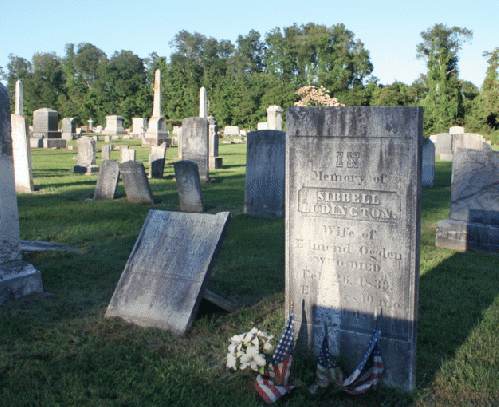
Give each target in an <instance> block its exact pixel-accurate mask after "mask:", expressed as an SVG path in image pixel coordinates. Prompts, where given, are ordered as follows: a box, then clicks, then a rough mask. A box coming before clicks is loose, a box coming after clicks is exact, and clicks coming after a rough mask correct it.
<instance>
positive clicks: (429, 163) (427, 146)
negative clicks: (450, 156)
mask: <svg viewBox="0 0 499 407" xmlns="http://www.w3.org/2000/svg"><path fill="white" fill-rule="evenodd" d="M421 149H422V151H421V155H422V160H423V161H422V166H421V186H423V187H428V188H433V182H434V180H435V144H433V141H431V140H430V139H429V138H425V139H423V146H422V147H421Z"/></svg>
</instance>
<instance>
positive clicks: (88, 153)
mask: <svg viewBox="0 0 499 407" xmlns="http://www.w3.org/2000/svg"><path fill="white" fill-rule="evenodd" d="M76 144H77V146H78V164H77V165H75V166H74V169H73V172H75V173H78V174H86V175H90V174H94V173H96V172H99V166H98V165H96V160H95V140H94V139H92V138H90V137H86V136H85V137H82V138H80V139H78V141H77V142H76Z"/></svg>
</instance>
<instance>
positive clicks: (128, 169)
mask: <svg viewBox="0 0 499 407" xmlns="http://www.w3.org/2000/svg"><path fill="white" fill-rule="evenodd" d="M120 174H121V178H122V179H123V185H124V187H125V194H126V197H127V199H128V200H129V201H130V202H149V203H153V202H154V200H153V195H152V191H151V187H150V186H149V180H148V179H147V176H146V170H145V168H144V164H142V163H139V162H136V161H127V162H124V163H121V164H120Z"/></svg>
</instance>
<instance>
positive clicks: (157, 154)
mask: <svg viewBox="0 0 499 407" xmlns="http://www.w3.org/2000/svg"><path fill="white" fill-rule="evenodd" d="M165 154H166V143H163V144H161V145H160V146H152V147H151V154H149V178H163V172H164V170H165Z"/></svg>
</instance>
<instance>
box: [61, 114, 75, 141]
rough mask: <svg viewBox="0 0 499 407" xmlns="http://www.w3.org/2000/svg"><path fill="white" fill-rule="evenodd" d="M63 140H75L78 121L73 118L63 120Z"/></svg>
mask: <svg viewBox="0 0 499 407" xmlns="http://www.w3.org/2000/svg"><path fill="white" fill-rule="evenodd" d="M61 130H62V138H63V139H65V140H73V139H74V138H75V135H76V121H75V119H74V118H72V117H65V118H64V119H62V129H61Z"/></svg>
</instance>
